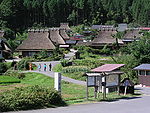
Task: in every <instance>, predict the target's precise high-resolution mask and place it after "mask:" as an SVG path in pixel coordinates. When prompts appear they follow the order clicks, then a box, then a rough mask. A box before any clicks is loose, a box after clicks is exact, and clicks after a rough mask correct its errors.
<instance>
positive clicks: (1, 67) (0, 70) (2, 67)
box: [0, 63, 7, 74]
mask: <svg viewBox="0 0 150 113" xmlns="http://www.w3.org/2000/svg"><path fill="white" fill-rule="evenodd" d="M6 71H7V66H6V64H4V63H0V74H3V73H5V72H6Z"/></svg>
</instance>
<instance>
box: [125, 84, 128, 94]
mask: <svg viewBox="0 0 150 113" xmlns="http://www.w3.org/2000/svg"><path fill="white" fill-rule="evenodd" d="M127 87H128V86H125V89H124V95H126V94H127Z"/></svg>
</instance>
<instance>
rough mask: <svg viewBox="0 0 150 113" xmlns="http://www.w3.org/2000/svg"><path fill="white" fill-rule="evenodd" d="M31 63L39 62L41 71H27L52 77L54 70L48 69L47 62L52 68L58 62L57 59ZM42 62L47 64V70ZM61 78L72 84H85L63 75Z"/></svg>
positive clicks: (36, 63) (37, 63)
mask: <svg viewBox="0 0 150 113" xmlns="http://www.w3.org/2000/svg"><path fill="white" fill-rule="evenodd" d="M32 63H33V64H35V65H37V66H38V65H39V64H41V67H42V68H41V71H38V70H36V71H27V72H37V73H41V74H45V75H46V76H50V77H54V72H53V71H49V64H50V63H51V65H52V68H53V67H54V66H55V65H56V64H59V63H60V62H59V61H51V62H32ZM44 64H46V65H47V71H44ZM62 80H64V81H67V82H71V83H74V84H79V85H86V83H85V82H84V81H80V80H75V79H71V78H69V77H65V76H62Z"/></svg>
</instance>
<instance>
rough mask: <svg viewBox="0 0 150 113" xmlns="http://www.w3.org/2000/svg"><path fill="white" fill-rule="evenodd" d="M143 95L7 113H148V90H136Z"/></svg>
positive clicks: (149, 92) (149, 97) (149, 93)
mask: <svg viewBox="0 0 150 113" xmlns="http://www.w3.org/2000/svg"><path fill="white" fill-rule="evenodd" d="M138 90H139V91H140V92H142V93H143V94H144V95H142V96H139V97H135V98H128V99H120V100H119V101H113V102H97V103H91V104H78V105H71V106H67V107H58V108H47V109H40V110H29V111H18V112H9V113H150V107H149V103H150V88H138Z"/></svg>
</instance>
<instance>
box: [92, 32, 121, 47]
mask: <svg viewBox="0 0 150 113" xmlns="http://www.w3.org/2000/svg"><path fill="white" fill-rule="evenodd" d="M116 33H117V31H116V29H101V30H100V31H99V34H98V35H97V37H96V38H95V39H94V40H93V41H92V42H91V46H104V45H108V46H111V45H112V44H113V43H116V39H115V38H114V37H113V35H115V34H116ZM118 43H119V44H123V42H122V40H120V39H119V40H118Z"/></svg>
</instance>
